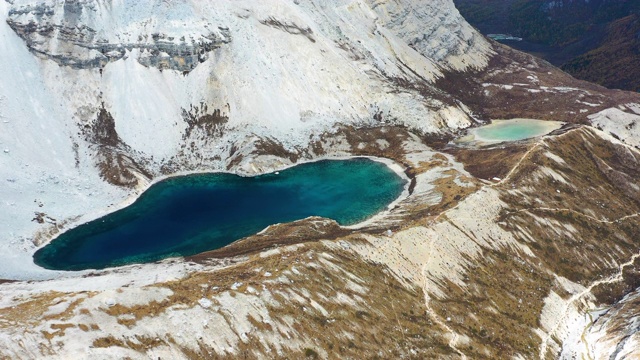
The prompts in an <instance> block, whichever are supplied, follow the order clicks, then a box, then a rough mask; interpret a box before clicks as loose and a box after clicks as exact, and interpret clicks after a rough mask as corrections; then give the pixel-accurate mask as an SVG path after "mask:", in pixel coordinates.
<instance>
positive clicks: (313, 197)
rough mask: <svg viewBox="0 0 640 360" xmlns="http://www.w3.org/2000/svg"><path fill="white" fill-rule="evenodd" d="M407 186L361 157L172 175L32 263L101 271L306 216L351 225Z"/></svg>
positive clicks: (203, 247)
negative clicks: (251, 173)
mask: <svg viewBox="0 0 640 360" xmlns="http://www.w3.org/2000/svg"><path fill="white" fill-rule="evenodd" d="M404 185H405V180H404V179H402V178H400V177H399V176H398V175H397V174H396V173H394V172H393V171H392V170H391V169H389V168H388V167H387V166H386V165H384V164H382V163H379V162H376V161H372V160H369V159H363V158H358V159H351V160H326V161H319V162H314V163H308V164H302V165H297V166H295V167H292V168H289V169H287V170H283V171H281V172H280V173H279V174H278V175H276V174H266V175H261V176H256V177H240V176H236V175H232V174H200V175H189V176H181V177H175V178H170V179H167V180H164V181H161V182H159V183H157V184H155V185H153V186H151V187H150V188H149V189H148V190H147V191H146V192H144V193H143V194H142V195H141V196H140V198H138V199H137V200H136V201H135V202H134V203H133V204H132V205H130V206H128V207H126V208H124V209H121V210H119V211H116V212H114V213H112V214H109V215H106V216H104V217H102V218H99V219H97V220H94V221H91V222H89V223H86V224H83V225H80V226H78V227H76V228H74V229H71V230H69V231H67V232H65V233H63V234H61V235H60V236H59V237H58V238H56V239H54V240H53V241H52V242H51V243H50V244H48V245H47V246H45V247H43V248H42V249H40V250H38V251H37V252H36V253H35V254H34V261H35V263H36V264H38V265H40V266H42V267H45V268H48V269H56V270H82V269H101V268H106V267H112V266H119V265H124V264H130V263H142V262H151V261H156V260H160V259H163V258H166V257H170V256H178V255H181V256H186V255H193V254H197V253H201V252H203V251H208V250H214V249H218V248H221V247H223V246H225V245H228V244H230V243H232V242H233V241H235V240H238V239H241V238H243V237H246V236H249V235H252V234H255V233H257V232H259V231H260V230H262V229H264V228H265V227H267V226H268V225H271V224H275V223H281V222H289V221H293V220H298V219H303V218H306V217H308V216H314V215H315V216H323V217H327V218H331V219H334V220H336V221H337V222H338V223H340V224H341V225H351V224H355V223H358V222H361V221H363V220H365V219H366V218H368V217H370V216H372V215H374V214H376V213H378V212H380V211H381V210H383V209H384V208H386V206H387V205H388V204H390V203H391V202H392V201H393V200H395V199H396V198H398V197H399V196H400V194H401V193H402V190H403V188H404Z"/></svg>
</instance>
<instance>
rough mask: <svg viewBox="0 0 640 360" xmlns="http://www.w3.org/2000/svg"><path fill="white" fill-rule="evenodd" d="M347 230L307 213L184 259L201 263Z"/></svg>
mask: <svg viewBox="0 0 640 360" xmlns="http://www.w3.org/2000/svg"><path fill="white" fill-rule="evenodd" d="M350 233H351V230H348V229H344V228H342V227H340V225H338V223H337V222H335V221H333V220H329V219H324V218H320V217H311V218H308V219H303V220H298V221H294V222H290V223H285V224H275V225H271V226H269V227H268V228H267V229H266V230H264V231H263V232H261V233H260V234H256V235H252V236H249V237H247V238H244V239H242V240H238V241H235V242H233V243H231V244H229V245H227V246H225V247H223V248H221V249H216V250H212V251H207V252H204V253H200V254H196V255H192V256H188V257H186V258H185V260H186V261H193V262H196V263H201V262H206V260H208V259H216V258H217V259H221V258H229V257H234V256H240V255H248V254H255V253H258V252H260V251H263V250H265V249H268V248H272V247H280V246H284V245H292V244H298V243H303V242H310V241H318V240H323V239H326V240H332V239H336V238H338V237H342V236H346V235H348V234H350Z"/></svg>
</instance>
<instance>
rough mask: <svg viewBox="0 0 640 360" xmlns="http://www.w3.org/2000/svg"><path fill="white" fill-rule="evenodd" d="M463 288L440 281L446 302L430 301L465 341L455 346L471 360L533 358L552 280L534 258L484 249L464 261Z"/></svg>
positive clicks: (536, 352)
mask: <svg viewBox="0 0 640 360" xmlns="http://www.w3.org/2000/svg"><path fill="white" fill-rule="evenodd" d="M467 260H468V261H467V264H468V265H467V268H466V272H465V273H464V275H463V276H464V277H463V280H464V283H465V286H464V287H461V286H459V285H457V284H455V283H453V282H451V281H448V280H443V281H442V284H441V289H442V290H443V291H444V293H445V294H446V298H432V300H431V304H432V307H433V309H434V310H435V312H436V313H438V315H439V316H440V317H441V318H442V319H445V321H447V320H448V321H447V325H449V326H450V327H451V328H452V329H453V330H454V331H455V332H457V333H459V334H463V335H465V336H467V337H469V338H470V340H471V341H470V342H469V343H466V344H464V345H459V346H458V348H459V350H460V351H462V352H463V353H465V354H466V355H467V356H468V357H469V358H470V359H508V358H515V357H522V358H526V359H533V358H537V357H538V349H539V345H540V342H541V339H540V337H539V336H538V335H537V334H536V332H535V331H534V329H536V328H539V327H540V323H539V319H538V314H540V313H541V311H542V308H543V306H544V298H545V297H546V296H547V294H548V293H549V290H550V289H551V287H552V286H553V282H554V280H553V277H552V275H551V274H549V273H548V272H547V271H545V270H544V268H540V267H539V266H537V265H535V264H537V259H533V258H529V257H528V256H526V255H524V254H522V253H517V252H514V251H513V250H511V249H507V248H501V249H498V250H492V249H484V251H483V253H482V255H480V256H478V257H475V258H473V259H467Z"/></svg>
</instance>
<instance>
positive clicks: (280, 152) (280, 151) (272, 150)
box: [230, 139, 300, 164]
mask: <svg viewBox="0 0 640 360" xmlns="http://www.w3.org/2000/svg"><path fill="white" fill-rule="evenodd" d="M252 154H257V155H274V156H277V157H281V158H283V159H289V160H290V161H291V162H296V161H298V159H299V158H300V154H299V153H298V152H293V151H289V150H287V149H285V148H284V146H283V145H282V144H281V143H279V142H277V141H276V140H274V139H260V140H258V141H256V143H255V150H254V151H253V152H252ZM240 160H242V158H240ZM230 164H231V163H230Z"/></svg>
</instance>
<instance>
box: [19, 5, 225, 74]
mask: <svg viewBox="0 0 640 360" xmlns="http://www.w3.org/2000/svg"><path fill="white" fill-rule="evenodd" d="M101 5H102V6H101ZM103 5H105V4H102V2H101V1H99V0H73V1H65V2H63V3H60V4H56V5H50V4H46V3H38V4H31V5H24V6H16V7H14V8H12V9H11V10H10V11H9V16H8V18H7V23H8V24H9V26H10V27H11V28H12V29H13V30H14V31H15V32H16V33H17V34H18V35H19V36H20V37H21V38H22V39H23V40H24V41H25V42H26V44H27V46H28V47H29V49H30V50H31V51H32V52H33V53H35V54H36V55H38V56H40V57H43V58H47V59H51V60H53V61H55V62H57V63H58V64H60V65H63V66H70V67H73V68H76V69H88V68H102V67H104V66H105V65H106V64H108V63H109V62H112V61H116V60H119V59H121V58H123V57H125V56H127V53H128V52H135V53H136V54H137V60H138V62H139V63H140V64H142V65H144V66H151V67H157V68H159V69H172V70H178V71H186V72H188V71H191V70H192V69H193V68H195V67H196V66H197V65H198V64H199V63H201V62H204V61H205V60H206V59H207V58H208V57H209V56H210V55H209V54H210V52H211V51H213V50H214V49H216V48H219V47H220V46H222V45H224V44H227V43H229V42H230V41H231V37H230V34H229V31H228V28H226V27H222V26H213V25H211V24H204V27H203V28H201V29H196V30H197V31H198V32H197V33H192V34H188V35H185V34H172V33H167V32H151V33H140V34H138V36H137V37H135V38H133V39H132V37H131V35H132V34H131V33H123V34H122V35H124V36H120V38H122V40H123V41H113V40H117V39H107V38H106V37H105V36H103V33H104V32H103V31H100V29H96V27H95V26H94V23H95V21H96V20H97V19H100V18H103V17H104V14H102V11H103V9H105V6H103ZM107 11H108V10H107ZM128 25H129V27H132V28H134V29H136V28H143V27H144V24H143V23H141V24H135V23H133V24H128ZM136 25H139V26H136ZM125 31H126V30H125ZM127 38H128V39H127ZM126 40H129V41H126Z"/></svg>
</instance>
